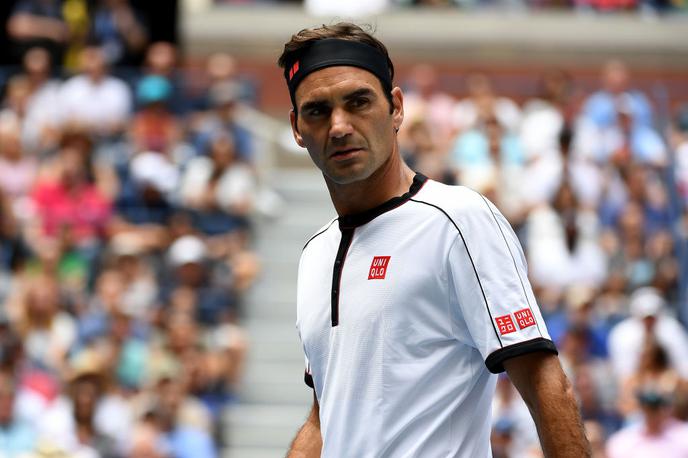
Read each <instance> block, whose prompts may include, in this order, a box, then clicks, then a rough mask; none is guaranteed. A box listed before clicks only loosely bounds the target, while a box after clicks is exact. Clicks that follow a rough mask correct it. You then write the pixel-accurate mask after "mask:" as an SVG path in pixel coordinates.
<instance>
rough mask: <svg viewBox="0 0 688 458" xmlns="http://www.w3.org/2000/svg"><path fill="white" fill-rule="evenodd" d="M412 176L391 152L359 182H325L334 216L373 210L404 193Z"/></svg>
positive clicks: (410, 171) (396, 154) (396, 155)
mask: <svg viewBox="0 0 688 458" xmlns="http://www.w3.org/2000/svg"><path fill="white" fill-rule="evenodd" d="M414 175H415V173H414V172H413V171H412V170H411V169H410V168H409V167H408V166H407V165H406V164H405V163H404V162H403V161H402V160H401V157H399V155H398V153H393V154H392V157H391V158H390V160H388V161H387V162H385V163H384V164H383V165H382V166H381V167H380V168H379V169H377V170H376V171H375V172H373V174H372V175H371V176H370V177H368V178H366V179H365V180H362V181H357V182H354V183H350V184H346V185H338V184H336V183H332V182H330V181H329V180H327V179H326V180H325V181H326V183H327V187H328V189H329V191H330V197H331V198H332V203H333V204H334V208H335V210H337V214H338V215H340V216H342V215H351V214H355V213H360V212H363V211H366V210H369V209H371V208H375V207H377V206H378V205H381V204H383V203H384V202H386V201H388V200H389V199H392V198H394V197H398V196H401V195H403V194H404V193H406V192H407V191H408V190H409V188H410V187H411V183H413V177H414Z"/></svg>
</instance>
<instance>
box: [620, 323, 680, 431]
mask: <svg viewBox="0 0 688 458" xmlns="http://www.w3.org/2000/svg"><path fill="white" fill-rule="evenodd" d="M685 383H686V381H685V380H683V379H682V378H681V377H680V375H679V374H678V372H677V371H676V369H675V368H674V367H672V365H671V364H670V362H669V357H668V354H667V351H666V350H665V349H664V348H663V347H662V345H660V344H659V342H657V339H656V338H655V336H654V335H646V336H645V340H644V342H643V349H642V352H641V354H640V360H639V361H638V367H637V369H636V371H635V372H634V373H633V374H632V375H631V376H630V377H628V378H626V379H625V380H623V381H622V384H621V390H620V393H619V407H618V410H619V412H620V413H621V415H623V417H624V418H625V419H626V421H627V422H629V423H631V422H633V421H634V420H636V419H637V417H638V416H639V415H641V409H640V405H639V404H638V399H637V397H636V393H638V392H639V391H641V390H642V389H643V388H647V387H652V388H653V389H655V390H657V391H658V392H660V393H663V394H665V395H666V396H669V397H672V398H673V397H676V395H677V394H678V393H679V391H683V390H685Z"/></svg>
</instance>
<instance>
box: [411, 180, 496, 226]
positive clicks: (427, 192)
mask: <svg viewBox="0 0 688 458" xmlns="http://www.w3.org/2000/svg"><path fill="white" fill-rule="evenodd" d="M411 200H412V201H414V202H418V203H421V204H425V205H430V206H432V207H435V208H436V209H437V210H439V211H441V212H443V213H444V214H445V215H446V216H447V217H449V218H450V219H452V220H454V219H463V218H466V217H470V216H472V215H475V214H480V213H484V212H489V211H490V210H491V207H492V203H491V202H490V201H489V200H488V199H487V198H486V197H485V196H483V195H482V194H480V193H479V192H477V191H474V190H473V189H471V188H468V187H466V186H458V185H447V184H443V183H440V182H437V181H433V180H428V183H427V184H426V186H424V187H423V189H422V190H421V191H420V192H419V193H418V194H417V195H416V196H414V197H413V198H412V199H411Z"/></svg>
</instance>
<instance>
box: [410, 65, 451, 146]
mask: <svg viewBox="0 0 688 458" xmlns="http://www.w3.org/2000/svg"><path fill="white" fill-rule="evenodd" d="M455 104H456V102H455V100H454V97H452V96H450V95H449V94H447V93H446V92H444V91H442V90H441V89H440V88H439V77H438V75H437V71H436V70H435V68H434V67H433V66H431V65H429V64H420V65H416V66H415V67H413V68H412V69H411V71H410V78H409V81H408V88H407V90H406V91H405V92H404V118H405V120H406V123H404V124H402V127H401V128H400V130H399V136H400V139H399V141H400V145H404V143H405V141H404V136H406V135H408V133H407V128H406V126H407V123H408V126H409V128H410V127H411V126H412V125H414V124H415V123H417V122H424V123H425V124H426V125H427V128H428V129H429V130H430V132H429V133H430V137H431V138H432V139H433V141H434V142H435V144H436V148H437V150H438V153H440V154H442V155H444V154H446V153H447V151H448V150H449V146H450V143H451V140H452V138H453V137H454V136H455V135H456V126H455V124H454V122H453V119H452V113H453V110H454V106H455Z"/></svg>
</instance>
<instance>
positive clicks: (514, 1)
mask: <svg viewBox="0 0 688 458" xmlns="http://www.w3.org/2000/svg"><path fill="white" fill-rule="evenodd" d="M191 1H194V2H200V1H202V0H191ZM214 3H215V4H218V5H236V6H241V5H246V4H247V3H249V4H250V3H269V4H274V3H275V1H274V0H252V1H248V0H214ZM278 3H286V4H303V5H304V7H305V8H306V10H307V11H309V12H310V13H314V14H317V15H322V14H342V15H353V16H359V15H360V16H362V15H365V14H379V13H382V12H384V11H388V10H393V9H398V8H409V7H418V8H427V9H429V8H438V9H442V8H445V9H449V8H453V9H459V10H464V11H483V10H518V11H524V10H526V11H567V10H568V11H576V12H580V13H600V14H609V13H623V12H639V13H642V14H650V15H656V14H667V13H669V14H674V13H682V12H685V11H687V10H688V1H687V0H350V1H348V2H346V3H343V2H342V3H341V4H333V3H335V2H328V1H327V0H278ZM337 3H339V2H337Z"/></svg>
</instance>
